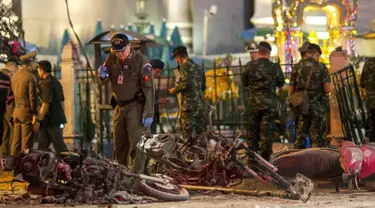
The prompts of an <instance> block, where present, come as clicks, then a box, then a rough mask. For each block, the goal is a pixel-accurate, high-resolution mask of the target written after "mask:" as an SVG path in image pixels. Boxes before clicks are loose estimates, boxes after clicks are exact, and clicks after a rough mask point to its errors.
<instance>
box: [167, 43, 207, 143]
mask: <svg viewBox="0 0 375 208" xmlns="http://www.w3.org/2000/svg"><path fill="white" fill-rule="evenodd" d="M172 55H173V57H174V58H175V59H176V61H177V63H178V64H179V66H180V67H179V73H180V75H181V77H180V80H179V81H178V84H177V85H176V86H175V87H174V88H172V89H170V90H169V92H170V93H171V94H175V93H181V128H182V135H183V136H184V138H189V139H190V138H191V137H192V136H193V135H194V134H199V133H201V132H204V131H206V120H205V118H206V117H205V115H204V105H203V103H204V102H203V92H204V90H205V89H206V75H205V72H204V70H203V69H202V68H201V67H200V66H199V65H197V64H195V63H194V61H193V60H191V59H189V57H188V53H187V51H186V47H185V46H178V47H176V48H175V49H174V50H173V53H172Z"/></svg>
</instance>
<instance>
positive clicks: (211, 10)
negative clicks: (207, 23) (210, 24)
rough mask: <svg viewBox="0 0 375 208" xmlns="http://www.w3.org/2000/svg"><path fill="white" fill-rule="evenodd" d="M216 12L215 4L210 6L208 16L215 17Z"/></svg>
mask: <svg viewBox="0 0 375 208" xmlns="http://www.w3.org/2000/svg"><path fill="white" fill-rule="evenodd" d="M216 12H217V6H216V5H215V4H213V5H211V7H210V10H209V13H210V15H215V14H216Z"/></svg>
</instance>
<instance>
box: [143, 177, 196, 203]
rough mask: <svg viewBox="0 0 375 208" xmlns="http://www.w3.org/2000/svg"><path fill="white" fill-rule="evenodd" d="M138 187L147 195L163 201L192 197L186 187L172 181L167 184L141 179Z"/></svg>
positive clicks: (182, 199)
mask: <svg viewBox="0 0 375 208" xmlns="http://www.w3.org/2000/svg"><path fill="white" fill-rule="evenodd" d="M138 188H139V190H140V191H141V192H142V193H144V194H146V195H147V196H151V197H154V198H156V199H159V200H161V201H186V200H188V199H189V198H190V196H189V192H188V191H187V190H186V189H184V188H181V187H179V186H177V185H174V184H171V183H168V184H166V185H165V184H160V183H157V182H154V181H147V180H141V181H140V182H139V184H138Z"/></svg>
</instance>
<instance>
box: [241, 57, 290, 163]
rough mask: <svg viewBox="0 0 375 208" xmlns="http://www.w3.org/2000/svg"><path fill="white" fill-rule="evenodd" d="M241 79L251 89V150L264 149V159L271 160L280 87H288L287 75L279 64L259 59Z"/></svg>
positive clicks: (249, 104)
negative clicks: (277, 95) (285, 78)
mask: <svg viewBox="0 0 375 208" xmlns="http://www.w3.org/2000/svg"><path fill="white" fill-rule="evenodd" d="M241 79H242V85H243V86H244V87H248V89H249V95H248V123H247V125H248V133H249V137H248V144H249V146H250V148H251V149H253V150H255V151H258V150H260V152H261V155H262V157H263V158H265V159H267V160H268V159H269V157H270V155H271V153H272V140H271V137H272V132H273V125H274V116H275V115H276V112H275V111H276V87H282V86H283V85H284V74H283V72H282V71H281V68H280V65H279V64H276V63H272V62H271V61H270V60H269V59H266V58H259V59H257V60H255V61H253V62H249V63H248V64H247V65H246V69H245V72H244V73H243V74H242V77H241ZM258 143H259V144H258ZM259 146H260V148H259Z"/></svg>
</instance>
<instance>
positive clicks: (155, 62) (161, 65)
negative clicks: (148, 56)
mask: <svg viewBox="0 0 375 208" xmlns="http://www.w3.org/2000/svg"><path fill="white" fill-rule="evenodd" d="M150 64H151V66H152V68H159V69H163V68H164V62H162V61H161V60H159V59H152V60H151V61H150Z"/></svg>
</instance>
